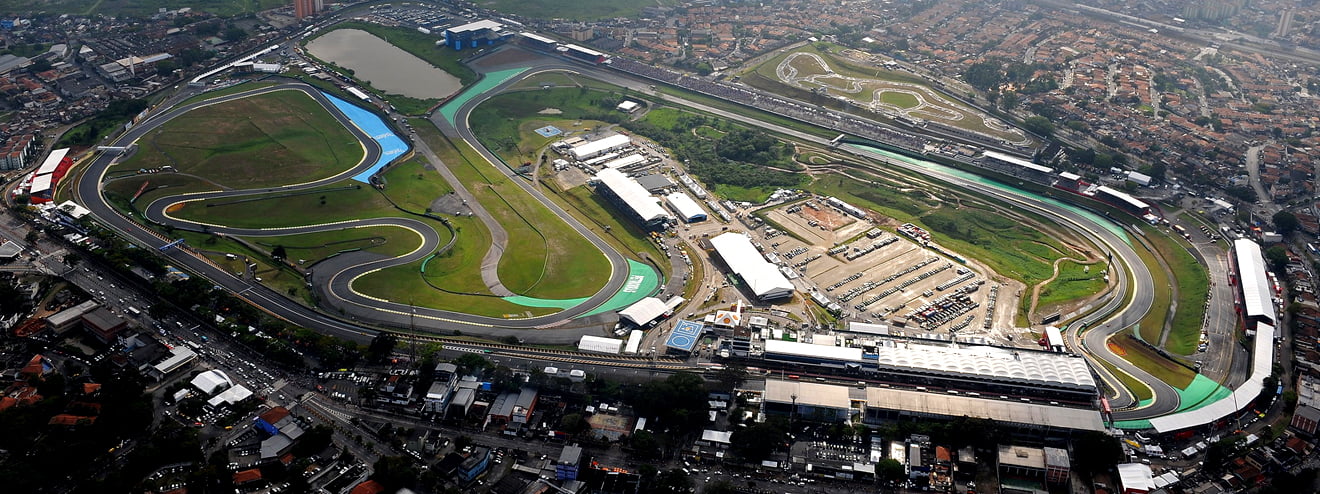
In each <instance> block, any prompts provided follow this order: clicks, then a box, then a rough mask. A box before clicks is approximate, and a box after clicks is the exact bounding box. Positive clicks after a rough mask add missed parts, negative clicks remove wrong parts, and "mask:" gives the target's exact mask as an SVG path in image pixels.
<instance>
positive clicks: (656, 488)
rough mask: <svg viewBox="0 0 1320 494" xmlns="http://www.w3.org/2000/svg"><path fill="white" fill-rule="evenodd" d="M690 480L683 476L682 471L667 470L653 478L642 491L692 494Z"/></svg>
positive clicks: (657, 493) (658, 493)
mask: <svg viewBox="0 0 1320 494" xmlns="http://www.w3.org/2000/svg"><path fill="white" fill-rule="evenodd" d="M692 488H693V485H692V479H691V478H689V477H688V476H687V474H684V473H683V471H682V470H667V471H665V472H663V473H661V474H659V475H656V476H655V481H654V482H652V483H651V485H649V486H646V488H644V489H643V490H642V491H643V492H651V493H656V494H661V493H680V492H681V493H684V494H686V493H689V492H692Z"/></svg>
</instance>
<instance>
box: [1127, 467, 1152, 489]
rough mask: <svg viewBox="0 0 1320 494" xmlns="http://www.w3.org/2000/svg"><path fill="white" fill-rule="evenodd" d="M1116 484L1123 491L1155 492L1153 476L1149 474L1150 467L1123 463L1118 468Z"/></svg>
mask: <svg viewBox="0 0 1320 494" xmlns="http://www.w3.org/2000/svg"><path fill="white" fill-rule="evenodd" d="M1118 483H1119V485H1121V486H1122V487H1123V490H1128V489H1137V490H1142V491H1152V490H1155V474H1154V473H1153V472H1151V470H1150V465H1143V464H1141V463H1123V464H1121V465H1119V466H1118Z"/></svg>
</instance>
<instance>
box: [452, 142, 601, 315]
mask: <svg viewBox="0 0 1320 494" xmlns="http://www.w3.org/2000/svg"><path fill="white" fill-rule="evenodd" d="M454 145H455V146H456V147H458V148H459V150H460V154H462V155H464V158H465V159H461V160H456V161H453V162H451V161H446V162H445V164H446V165H448V166H449V169H450V170H451V171H452V172H453V173H454V175H456V176H457V177H458V179H459V180H460V181H461V182H463V184H465V185H466V186H467V187H468V190H470V191H471V192H472V195H473V196H475V197H476V198H477V201H479V202H481V205H482V206H483V207H484V208H485V209H486V210H487V211H489V212H490V213H491V215H493V216H494V217H495V220H496V221H498V222H500V224H501V225H503V226H504V229H505V231H506V232H507V233H508V235H509V241H508V245H507V248H506V250H505V251H504V255H503V256H501V257H500V264H499V275H500V281H501V282H503V283H504V286H505V287H506V288H508V289H509V290H511V291H513V292H514V293H517V294H520V295H526V296H529V297H537V298H547V299H564V298H578V297H586V296H590V295H591V294H593V293H595V292H596V291H597V290H599V289H600V287H602V286H604V285H605V281H606V280H608V279H609V276H610V272H609V269H608V268H606V266H608V261H606V259H605V256H604V254H603V253H601V252H600V251H599V250H598V249H596V247H595V246H594V245H591V242H589V241H587V239H586V238H585V237H583V236H582V235H580V234H578V233H577V232H576V231H574V230H573V229H572V227H570V226H569V225H568V223H565V222H564V220H563V219H560V218H559V217H558V216H556V215H555V214H554V213H553V212H551V211H550V210H549V209H548V208H546V207H545V206H544V205H543V204H541V203H540V202H539V201H537V200H536V199H535V198H533V197H532V196H531V195H530V194H528V193H527V192H526V191H525V190H523V189H522V188H521V187H519V185H518V184H517V183H514V182H513V180H521V179H512V178H509V177H507V176H505V175H504V174H502V173H500V172H499V171H498V170H496V169H495V168H494V166H495V165H493V164H491V163H489V162H487V161H486V160H485V159H482V158H481V156H480V155H479V154H477V153H476V150H473V149H471V148H470V147H469V146H468V145H467V144H466V143H461V142H455V143H454Z"/></svg>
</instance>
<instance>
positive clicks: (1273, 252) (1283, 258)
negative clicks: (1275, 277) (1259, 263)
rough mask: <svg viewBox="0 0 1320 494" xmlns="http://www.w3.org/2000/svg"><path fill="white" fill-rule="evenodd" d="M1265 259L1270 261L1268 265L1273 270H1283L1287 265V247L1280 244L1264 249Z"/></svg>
mask: <svg viewBox="0 0 1320 494" xmlns="http://www.w3.org/2000/svg"><path fill="white" fill-rule="evenodd" d="M1265 260H1266V261H1269V262H1270V267H1272V268H1274V270H1275V271H1283V269H1284V267H1286V266H1288V249H1286V248H1284V247H1283V246H1282V245H1276V246H1274V247H1270V248H1268V249H1265Z"/></svg>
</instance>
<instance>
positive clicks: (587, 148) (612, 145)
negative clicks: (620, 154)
mask: <svg viewBox="0 0 1320 494" xmlns="http://www.w3.org/2000/svg"><path fill="white" fill-rule="evenodd" d="M631 145H632V138H631V137H628V136H626V135H623V134H614V135H612V136H609V137H606V138H604V139H597V140H594V141H591V142H587V143H585V144H580V145H577V146H573V148H572V149H569V150H568V154H569V156H572V157H573V159H575V160H578V161H582V160H587V159H591V158H595V157H596V156H600V155H602V154H605V153H608V152H610V151H617V150H620V149H623V148H626V147H628V146H631Z"/></svg>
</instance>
